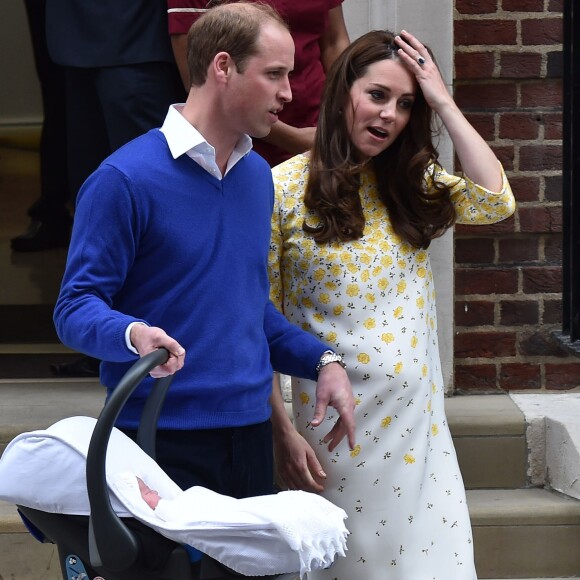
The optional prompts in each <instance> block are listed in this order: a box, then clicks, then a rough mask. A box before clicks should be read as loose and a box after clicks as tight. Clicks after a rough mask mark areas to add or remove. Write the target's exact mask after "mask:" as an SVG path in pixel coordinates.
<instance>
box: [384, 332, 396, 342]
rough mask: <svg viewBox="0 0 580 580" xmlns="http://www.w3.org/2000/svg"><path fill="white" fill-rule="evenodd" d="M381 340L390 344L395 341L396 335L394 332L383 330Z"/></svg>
mask: <svg viewBox="0 0 580 580" xmlns="http://www.w3.org/2000/svg"><path fill="white" fill-rule="evenodd" d="M381 340H382V341H383V342H386V343H387V344H390V343H391V342H394V341H395V335H394V334H393V333H392V332H383V334H381Z"/></svg>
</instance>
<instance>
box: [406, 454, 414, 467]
mask: <svg viewBox="0 0 580 580" xmlns="http://www.w3.org/2000/svg"><path fill="white" fill-rule="evenodd" d="M403 459H404V460H405V463H406V464H407V465H411V464H412V463H415V461H416V459H415V458H414V457H413V456H412V455H411V454H410V453H405V457H403Z"/></svg>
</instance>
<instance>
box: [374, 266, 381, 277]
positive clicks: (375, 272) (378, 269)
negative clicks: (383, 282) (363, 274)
mask: <svg viewBox="0 0 580 580" xmlns="http://www.w3.org/2000/svg"><path fill="white" fill-rule="evenodd" d="M382 271H383V269H382V268H381V267H380V266H375V267H374V268H373V276H374V277H375V278H376V277H377V276H378V275H379V274H380V273H381V272H382Z"/></svg>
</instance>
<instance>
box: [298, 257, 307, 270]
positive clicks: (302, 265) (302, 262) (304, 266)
mask: <svg viewBox="0 0 580 580" xmlns="http://www.w3.org/2000/svg"><path fill="white" fill-rule="evenodd" d="M298 268H300V270H302V271H303V272H306V271H307V270H308V258H307V259H306V260H300V262H298Z"/></svg>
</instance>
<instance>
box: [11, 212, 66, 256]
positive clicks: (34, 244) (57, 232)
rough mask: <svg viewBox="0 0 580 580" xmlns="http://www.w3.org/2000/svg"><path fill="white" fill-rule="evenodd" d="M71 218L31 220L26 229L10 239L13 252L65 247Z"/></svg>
mask: <svg viewBox="0 0 580 580" xmlns="http://www.w3.org/2000/svg"><path fill="white" fill-rule="evenodd" d="M71 224H72V220H67V221H64V220H63V221H58V222H52V221H38V220H32V221H31V222H30V226H29V227H28V229H27V230H26V231H25V232H24V233H23V234H20V235H19V236H16V237H15V238H12V240H10V247H11V248H12V250H13V251H14V252H39V251H41V250H48V249H50V248H67V247H68V245H69V242H70V231H71Z"/></svg>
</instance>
